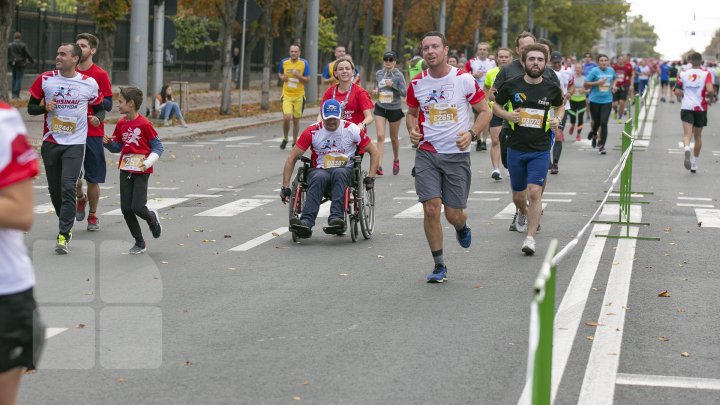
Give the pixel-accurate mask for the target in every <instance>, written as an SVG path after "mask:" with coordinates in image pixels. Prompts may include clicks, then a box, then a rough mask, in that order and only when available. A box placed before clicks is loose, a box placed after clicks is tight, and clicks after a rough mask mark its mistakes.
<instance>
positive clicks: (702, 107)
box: [675, 52, 716, 173]
mask: <svg viewBox="0 0 720 405" xmlns="http://www.w3.org/2000/svg"><path fill="white" fill-rule="evenodd" d="M688 59H689V61H690V63H691V65H692V67H691V68H690V69H688V70H684V71H682V72H681V73H680V74H679V75H678V79H677V83H676V85H675V93H676V94H677V95H678V96H680V95H682V105H681V107H680V120H681V121H682V123H683V143H684V144H685V161H684V163H683V164H684V165H685V169H687V170H690V173H696V172H697V168H698V159H699V158H700V149H702V130H703V128H704V127H706V126H707V110H708V102H707V97H708V96H709V98H710V100H711V101H712V100H714V99H715V97H716V94H715V88H714V87H713V82H712V78H711V76H710V72H708V71H707V70H706V69H703V68H701V67H700V65H701V64H702V55H700V54H699V53H698V52H693V53H691V54H690V56H688ZM693 137H694V138H695V150H693V152H692V157H690V139H691V138H693Z"/></svg>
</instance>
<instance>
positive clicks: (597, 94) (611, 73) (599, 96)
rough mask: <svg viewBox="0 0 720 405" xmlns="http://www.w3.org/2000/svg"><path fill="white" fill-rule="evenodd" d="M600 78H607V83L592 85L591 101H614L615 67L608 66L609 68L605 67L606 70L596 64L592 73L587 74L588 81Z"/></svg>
mask: <svg viewBox="0 0 720 405" xmlns="http://www.w3.org/2000/svg"><path fill="white" fill-rule="evenodd" d="M600 79H606V81H605V83H604V84H600V85H595V86H592V88H591V89H590V94H589V95H588V98H589V99H590V102H591V103H596V104H608V103H612V100H613V93H612V84H613V80H614V79H615V69H613V68H612V67H610V66H608V67H607V68H605V70H602V69H600V67H599V66H596V67H594V68H593V69H592V70H591V71H590V73H588V74H587V76H585V81H586V82H596V81H598V80H600Z"/></svg>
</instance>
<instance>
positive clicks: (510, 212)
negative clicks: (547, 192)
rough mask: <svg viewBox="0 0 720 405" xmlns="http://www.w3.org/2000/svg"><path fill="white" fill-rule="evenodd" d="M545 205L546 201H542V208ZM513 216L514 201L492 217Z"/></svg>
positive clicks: (506, 217) (507, 217) (509, 217)
mask: <svg viewBox="0 0 720 405" xmlns="http://www.w3.org/2000/svg"><path fill="white" fill-rule="evenodd" d="M545 207H547V203H546V202H545V201H543V203H542V209H545ZM514 216H515V203H510V204H508V205H507V206H505V208H503V210H502V211H500V212H498V213H497V214H495V216H494V217H493V219H512V218H513V217H514Z"/></svg>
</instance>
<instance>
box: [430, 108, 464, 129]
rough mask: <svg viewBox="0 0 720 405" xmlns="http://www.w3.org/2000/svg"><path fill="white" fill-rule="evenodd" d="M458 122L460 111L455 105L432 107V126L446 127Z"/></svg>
mask: <svg viewBox="0 0 720 405" xmlns="http://www.w3.org/2000/svg"><path fill="white" fill-rule="evenodd" d="M457 122H458V111H457V106H456V105H455V104H439V103H436V104H433V105H431V106H430V125H432V126H435V125H437V126H445V125H453V124H456V123H457Z"/></svg>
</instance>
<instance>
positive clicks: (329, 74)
mask: <svg viewBox="0 0 720 405" xmlns="http://www.w3.org/2000/svg"><path fill="white" fill-rule="evenodd" d="M345 55H346V52H345V47H344V46H342V45H338V46H336V47H335V60H334V61H332V62H330V63H328V64H327V65H325V69H324V70H323V73H322V84H325V85H330V86H332V85H333V84H337V78H336V77H335V74H334V73H333V68H334V67H335V62H337V61H338V60H340V58H344V57H345ZM359 73H360V72H359V71H358V70H357V68H355V73H354V77H353V83H355V84H358V83H360V74H359Z"/></svg>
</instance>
